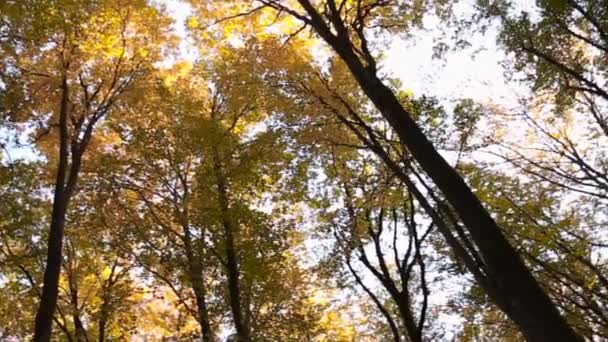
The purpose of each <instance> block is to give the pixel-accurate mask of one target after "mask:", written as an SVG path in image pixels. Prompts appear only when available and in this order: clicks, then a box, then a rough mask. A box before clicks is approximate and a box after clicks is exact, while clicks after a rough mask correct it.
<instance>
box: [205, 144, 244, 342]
mask: <svg viewBox="0 0 608 342" xmlns="http://www.w3.org/2000/svg"><path fill="white" fill-rule="evenodd" d="M213 168H214V173H215V177H216V182H217V183H216V184H217V192H218V204H219V207H220V211H221V220H222V225H223V227H224V240H225V244H226V273H227V277H228V292H229V296H230V309H231V311H232V317H233V319H234V327H235V329H236V334H237V338H238V341H239V342H249V341H251V338H250V336H249V334H250V332H249V327H248V326H247V323H246V321H245V320H244V316H243V310H242V305H241V304H242V303H241V292H240V291H241V288H240V285H239V262H238V257H237V251H236V248H235V237H234V234H235V229H236V227H235V225H234V224H233V220H232V218H231V217H230V212H229V201H228V187H227V184H226V178H225V175H224V170H223V168H222V163H221V155H220V153H219V149H218V148H217V146H214V148H213Z"/></svg>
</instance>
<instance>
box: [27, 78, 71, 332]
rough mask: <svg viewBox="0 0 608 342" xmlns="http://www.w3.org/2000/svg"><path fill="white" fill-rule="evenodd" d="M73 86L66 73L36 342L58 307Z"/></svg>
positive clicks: (48, 329)
mask: <svg viewBox="0 0 608 342" xmlns="http://www.w3.org/2000/svg"><path fill="white" fill-rule="evenodd" d="M68 107H69V88H68V81H67V75H66V74H64V76H63V79H62V82H61V106H60V109H59V165H58V167H57V176H56V180H55V194H54V197H53V210H52V213H51V226H50V231H49V240H48V250H47V259H46V269H45V271H44V284H43V287H42V295H41V297H40V305H39V307H38V312H37V313H36V325H35V328H34V341H36V342H47V341H50V339H51V331H52V324H53V315H54V313H55V309H56V307H57V295H58V285H59V275H60V273H61V260H62V255H61V253H62V249H63V231H64V228H65V214H66V211H67V207H68V202H69V194H68V193H67V192H66V177H67V173H68V158H69V150H68V148H69V147H68V141H69V133H68V115H69V113H68V111H69V108H68Z"/></svg>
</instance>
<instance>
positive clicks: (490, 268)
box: [299, 0, 582, 342]
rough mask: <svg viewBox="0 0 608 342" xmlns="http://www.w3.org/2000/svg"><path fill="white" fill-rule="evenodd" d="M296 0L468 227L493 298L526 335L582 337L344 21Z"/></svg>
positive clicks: (543, 338)
mask: <svg viewBox="0 0 608 342" xmlns="http://www.w3.org/2000/svg"><path fill="white" fill-rule="evenodd" d="M299 2H300V4H301V5H302V6H303V7H304V9H305V10H306V12H307V13H308V15H309V16H310V24H311V25H312V27H313V28H314V29H315V30H316V32H317V33H318V34H319V35H320V36H321V37H322V38H323V39H324V40H325V41H326V42H327V43H328V44H329V45H330V46H331V47H332V48H333V49H334V50H335V51H336V52H337V53H338V55H339V56H340V57H341V58H342V60H343V61H344V62H345V63H346V65H347V66H348V68H349V70H350V71H351V73H352V74H353V76H354V77H355V79H356V80H357V82H358V84H359V86H360V87H361V89H362V90H363V92H364V93H365V94H366V95H367V96H368V97H369V99H370V100H371V101H372V102H373V103H374V105H375V107H376V108H377V109H378V111H380V113H381V114H382V115H383V116H384V118H385V119H386V120H387V121H388V122H389V124H390V125H391V126H392V128H393V129H394V130H395V132H396V133H397V134H398V136H399V138H400V139H401V141H402V142H403V143H404V144H405V145H406V146H407V148H408V150H409V151H410V153H411V154H412V156H413V157H414V158H415V159H416V161H418V163H419V164H420V166H421V167H422V168H423V170H424V171H425V172H426V173H427V174H428V175H429V177H430V178H431V179H432V180H433V182H435V184H436V185H437V187H438V188H439V189H440V190H441V192H442V193H443V194H444V195H445V197H446V199H447V200H448V202H449V203H450V205H451V206H452V207H453V208H454V210H455V211H456V213H457V214H458V216H459V217H460V219H461V220H462V222H463V223H464V225H465V226H466V228H467V229H468V231H469V233H470V234H471V237H472V239H473V241H474V242H475V244H476V245H477V247H478V248H479V252H480V254H481V256H482V258H483V261H484V263H485V264H486V266H487V272H488V276H489V278H491V279H492V280H493V281H494V285H495V286H496V292H495V293H494V295H495V296H498V297H500V298H493V299H494V301H495V302H496V303H497V304H498V305H499V306H500V308H501V309H502V310H503V311H504V312H505V313H506V314H507V315H508V316H509V318H511V319H512V320H513V321H514V322H515V323H516V324H517V325H518V326H519V327H520V329H521V330H522V332H523V334H524V335H525V336H526V338H527V339H528V340H530V341H551V342H554V341H580V340H582V339H581V338H580V336H578V335H577V334H576V333H575V332H574V330H573V329H572V328H571V327H570V326H569V325H568V323H567V322H566V321H565V319H564V318H563V317H562V316H561V315H560V313H559V311H558V310H557V308H556V306H555V305H554V304H553V303H552V302H551V300H550V299H549V296H548V295H547V294H546V293H545V292H544V291H543V289H542V288H541V287H540V285H539V284H538V282H537V281H536V279H535V278H534V277H533V276H532V273H531V272H530V270H529V269H528V268H527V267H526V265H525V264H524V262H523V260H522V259H521V257H520V256H519V254H518V253H517V252H516V250H515V249H514V248H513V247H512V246H511V245H510V244H509V242H508V241H507V239H506V238H505V237H504V235H503V234H502V231H501V229H500V227H499V226H498V225H497V224H496V222H495V221H494V219H493V218H492V217H491V216H490V214H489V212H488V211H487V210H486V209H485V208H484V206H483V205H482V204H481V202H480V201H479V199H478V198H477V197H476V196H475V195H474V194H473V192H472V190H471V188H469V186H468V185H467V184H466V183H465V181H464V180H463V179H462V177H461V176H460V175H459V174H458V173H457V172H456V170H454V168H452V167H451V166H450V165H449V164H448V163H447V161H446V160H445V159H444V158H443V157H442V156H441V155H440V154H439V153H438V152H437V150H436V149H435V147H434V146H433V144H432V143H431V142H430V141H429V140H428V139H427V137H426V136H425V135H424V133H423V132H422V130H421V129H420V127H418V125H417V124H416V122H415V121H414V119H413V118H412V116H410V115H409V113H408V112H407V111H406V110H405V109H404V108H403V106H402V105H401V104H400V103H399V100H398V99H397V97H396V96H395V94H394V93H393V92H392V91H391V90H390V88H388V87H387V86H386V85H384V84H383V83H382V81H381V80H380V78H379V77H378V76H377V75H376V72H375V70H374V68H373V67H372V68H370V67H366V66H364V65H363V63H362V62H361V60H360V59H359V57H358V56H357V54H356V53H355V52H354V50H353V47H352V43H351V42H350V41H349V38H348V36H347V33H346V32H345V31H344V30H343V27H342V28H341V27H339V25H337V27H336V31H337V32H338V35H337V36H336V34H334V33H333V32H332V30H331V29H330V28H329V27H328V26H327V24H326V23H325V21H324V20H323V18H322V17H321V16H320V14H319V13H318V12H317V11H316V9H315V8H314V7H313V6H312V5H311V3H310V2H309V1H308V0H299ZM330 15H331V14H330ZM335 15H339V14H337V13H336V14H335ZM488 293H489V294H491V292H488ZM491 295H492V294H491Z"/></svg>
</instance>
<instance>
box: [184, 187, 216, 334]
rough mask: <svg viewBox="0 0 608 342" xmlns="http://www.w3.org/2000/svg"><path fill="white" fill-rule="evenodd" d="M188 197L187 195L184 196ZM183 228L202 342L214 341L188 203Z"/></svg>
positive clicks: (185, 207)
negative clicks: (193, 239) (193, 242)
mask: <svg viewBox="0 0 608 342" xmlns="http://www.w3.org/2000/svg"><path fill="white" fill-rule="evenodd" d="M184 197H187V194H186V195H184ZM182 228H183V229H184V245H185V248H186V258H187V259H188V273H189V276H190V283H191V285H192V290H193V291H194V296H195V298H196V308H197V309H196V314H197V321H198V323H199V325H200V327H201V340H202V341H203V342H212V341H213V331H212V330H211V324H210V323H209V310H208V308H207V302H206V299H205V297H206V295H207V291H206V286H205V282H204V279H203V268H202V265H201V260H200V257H198V256H197V255H196V253H195V251H194V248H193V246H192V234H191V232H190V224H189V220H188V208H187V203H185V204H184V209H183V212H182Z"/></svg>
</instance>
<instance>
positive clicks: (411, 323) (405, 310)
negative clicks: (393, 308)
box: [393, 289, 422, 342]
mask: <svg viewBox="0 0 608 342" xmlns="http://www.w3.org/2000/svg"><path fill="white" fill-rule="evenodd" d="M404 291H407V289H406V290H404ZM407 296H408V295H407V294H404V293H400V294H399V296H398V297H397V298H393V299H394V300H395V302H396V303H397V307H398V309H399V316H401V322H403V326H404V327H405V330H406V331H407V335H408V337H409V339H408V341H411V342H422V332H421V331H419V330H418V326H417V324H416V319H415V318H414V315H413V313H412V310H411V308H410V301H409V298H407Z"/></svg>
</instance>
